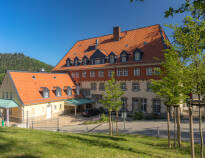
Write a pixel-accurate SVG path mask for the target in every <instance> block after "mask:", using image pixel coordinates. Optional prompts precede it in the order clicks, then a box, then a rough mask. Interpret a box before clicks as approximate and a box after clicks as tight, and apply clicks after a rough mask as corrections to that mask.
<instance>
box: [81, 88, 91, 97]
mask: <svg viewBox="0 0 205 158" xmlns="http://www.w3.org/2000/svg"><path fill="white" fill-rule="evenodd" d="M81 93H82V94H83V96H84V97H87V96H90V89H87V88H82V89H81Z"/></svg>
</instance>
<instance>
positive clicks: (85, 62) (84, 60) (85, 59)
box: [82, 57, 88, 65]
mask: <svg viewBox="0 0 205 158" xmlns="http://www.w3.org/2000/svg"><path fill="white" fill-rule="evenodd" d="M82 64H83V65H87V64H88V58H87V57H84V58H83V61H82Z"/></svg>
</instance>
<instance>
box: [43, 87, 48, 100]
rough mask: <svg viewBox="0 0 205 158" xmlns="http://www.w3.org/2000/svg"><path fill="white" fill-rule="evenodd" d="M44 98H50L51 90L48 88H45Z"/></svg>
mask: <svg viewBox="0 0 205 158" xmlns="http://www.w3.org/2000/svg"><path fill="white" fill-rule="evenodd" d="M43 97H44V98H49V89H48V88H44V90H43Z"/></svg>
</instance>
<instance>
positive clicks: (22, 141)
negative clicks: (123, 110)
mask: <svg viewBox="0 0 205 158" xmlns="http://www.w3.org/2000/svg"><path fill="white" fill-rule="evenodd" d="M198 147H199V146H197V152H198ZM197 156H198V155H197ZM0 157H5V158H27V157H28V158H40V157H45V158H66V157H68V158H152V157H153V158H155V157H156V158H175V157H176V158H188V157H190V156H189V143H183V150H178V149H168V148H167V140H166V139H158V138H153V137H144V136H139V135H120V136H114V137H110V136H108V135H105V134H68V133H61V132H48V131H38V130H32V129H20V128H0Z"/></svg>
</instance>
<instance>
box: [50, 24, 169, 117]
mask: <svg viewBox="0 0 205 158" xmlns="http://www.w3.org/2000/svg"><path fill="white" fill-rule="evenodd" d="M165 39H167V37H166V35H165V33H164V31H163V30H162V28H161V26H160V25H153V26H148V27H143V28H138V29H134V30H128V31H123V32H121V30H120V27H114V28H113V34H109V35H105V36H100V37H94V38H89V39H85V40H80V41H77V42H76V43H75V44H74V46H73V47H72V48H71V49H70V50H69V51H68V52H67V53H66V55H65V56H64V57H63V58H62V60H60V62H59V63H58V64H57V65H56V67H55V68H54V69H53V70H52V71H53V72H57V73H59V72H63V73H68V74H69V75H70V77H71V78H72V80H73V81H74V82H75V83H76V84H78V85H80V89H81V92H82V94H83V95H84V97H90V98H93V99H95V101H96V104H95V106H96V107H100V106H103V105H101V104H100V103H99V102H98V101H99V99H101V98H102V96H103V94H104V87H105V83H106V81H107V80H109V79H110V77H111V74H112V72H115V78H116V80H117V81H118V82H120V83H121V87H122V89H123V90H124V92H125V93H124V95H123V97H122V98H121V99H122V101H123V106H124V107H126V108H127V110H128V111H129V112H135V111H141V112H144V113H146V114H153V113H154V114H163V113H165V111H166V107H165V106H164V104H163V102H162V101H161V100H160V99H159V98H158V97H157V96H156V94H154V93H153V92H152V91H151V89H150V80H151V79H159V74H158V71H156V70H157V69H160V65H161V63H162V61H163V60H164V54H163V53H164V52H163V49H164V48H166V45H165V42H164V40H165Z"/></svg>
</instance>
